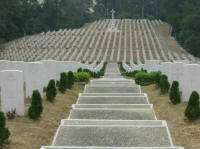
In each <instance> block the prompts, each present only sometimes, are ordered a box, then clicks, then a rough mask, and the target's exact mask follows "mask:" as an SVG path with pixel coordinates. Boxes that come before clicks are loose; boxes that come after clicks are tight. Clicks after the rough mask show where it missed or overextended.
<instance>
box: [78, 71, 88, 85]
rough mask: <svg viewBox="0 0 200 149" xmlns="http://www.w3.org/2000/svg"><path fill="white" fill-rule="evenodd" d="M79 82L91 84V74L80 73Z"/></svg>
mask: <svg viewBox="0 0 200 149" xmlns="http://www.w3.org/2000/svg"><path fill="white" fill-rule="evenodd" d="M77 75H78V80H79V82H87V83H88V82H89V80H90V73H88V72H79V73H78V74H77Z"/></svg>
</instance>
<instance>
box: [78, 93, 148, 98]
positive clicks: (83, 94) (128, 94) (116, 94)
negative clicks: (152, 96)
mask: <svg viewBox="0 0 200 149" xmlns="http://www.w3.org/2000/svg"><path fill="white" fill-rule="evenodd" d="M82 96H84V97H85V96H87V97H88V96H90V97H91V96H92V97H99V96H100V97H112V96H113V97H117V96H119V97H129V96H147V94H145V93H80V94H79V97H82Z"/></svg>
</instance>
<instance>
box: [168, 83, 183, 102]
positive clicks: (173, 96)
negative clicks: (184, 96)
mask: <svg viewBox="0 0 200 149" xmlns="http://www.w3.org/2000/svg"><path fill="white" fill-rule="evenodd" d="M169 97H170V100H171V102H172V103H173V104H178V103H180V102H181V96H180V91H179V83H178V81H173V83H172V87H171V89H170V93H169Z"/></svg>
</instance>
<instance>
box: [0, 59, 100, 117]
mask: <svg viewBox="0 0 200 149" xmlns="http://www.w3.org/2000/svg"><path fill="white" fill-rule="evenodd" d="M102 67H103V63H101V64H99V65H98V66H96V65H95V64H93V65H89V66H88V65H85V64H81V63H79V62H74V61H66V62H64V61H53V60H45V61H41V62H11V61H5V60H1V61H0V68H1V69H0V88H1V105H2V110H3V112H5V113H7V112H8V111H11V110H15V109H16V114H18V115H23V114H24V83H25V86H26V91H25V93H26V94H25V95H26V97H31V95H32V92H33V90H36V89H37V90H38V91H39V92H40V94H41V95H42V96H43V87H45V86H47V84H48V81H49V80H51V79H54V80H59V79H60V73H61V72H66V71H73V72H76V71H77V70H78V68H87V69H90V70H94V71H95V72H97V71H99V70H100V69H101V68H102Z"/></svg>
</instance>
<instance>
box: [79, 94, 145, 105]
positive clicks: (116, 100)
mask: <svg viewBox="0 0 200 149" xmlns="http://www.w3.org/2000/svg"><path fill="white" fill-rule="evenodd" d="M77 104H148V99H147V97H146V96H129V97H117V96H116V97H112V96H110V97H89V96H88V97H84V96H83V97H79V99H78V101H77Z"/></svg>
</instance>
